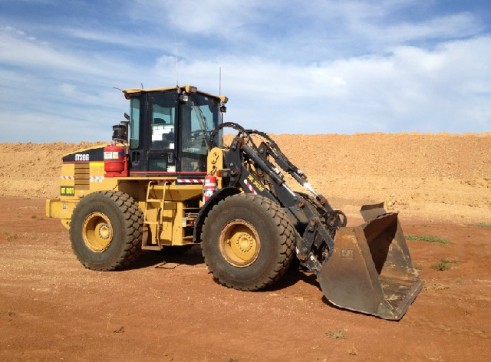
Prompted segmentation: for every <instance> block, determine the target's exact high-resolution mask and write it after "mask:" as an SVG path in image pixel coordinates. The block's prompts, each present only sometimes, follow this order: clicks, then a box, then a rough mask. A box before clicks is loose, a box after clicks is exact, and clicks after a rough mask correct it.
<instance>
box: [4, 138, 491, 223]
mask: <svg viewBox="0 0 491 362" xmlns="http://www.w3.org/2000/svg"><path fill="white" fill-rule="evenodd" d="M272 137H273V138H274V139H275V141H276V142H277V143H278V145H279V146H280V147H281V149H282V150H283V152H284V153H285V154H286V155H287V156H289V157H290V158H291V160H292V161H293V162H294V163H295V164H296V165H297V166H299V167H301V168H302V169H303V171H304V172H305V173H306V174H307V175H308V176H309V180H310V182H311V184H312V185H313V186H314V187H315V188H316V189H317V190H318V191H319V192H321V193H323V194H324V195H325V196H327V197H328V198H329V199H330V200H331V202H332V204H333V206H334V207H336V208H340V209H343V210H344V211H345V212H348V213H356V212H357V209H358V207H359V205H361V204H363V203H367V202H380V201H385V202H386V206H387V208H388V209H390V210H400V211H401V213H402V215H403V216H404V215H406V216H418V217H422V218H432V219H447V220H454V221H457V222H459V221H462V222H469V221H474V222H489V221H490V220H491V192H490V191H491V152H489V150H491V133H481V134H464V135H450V134H407V133H404V134H378V133H372V134H355V135H272ZM96 144H101V142H97V143H87V142H84V143H79V144H72V143H63V142H58V143H46V144H35V143H3V144H0V196H21V197H40V198H52V197H56V195H57V194H58V187H59V175H60V166H61V157H62V155H63V154H66V153H70V152H73V151H75V150H77V149H83V148H87V147H90V146H92V145H96Z"/></svg>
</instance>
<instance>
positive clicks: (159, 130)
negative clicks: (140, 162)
mask: <svg viewBox="0 0 491 362" xmlns="http://www.w3.org/2000/svg"><path fill="white" fill-rule="evenodd" d="M147 97H148V105H149V107H148V117H147V122H148V127H147V128H146V129H147V130H148V132H149V133H148V134H147V137H146V139H147V142H146V143H147V148H146V149H147V157H146V158H147V167H146V169H147V173H149V174H161V173H175V172H176V157H175V156H176V133H177V132H176V119H177V112H176V110H177V105H178V100H177V92H165V93H164V92H155V93H148V94H147Z"/></svg>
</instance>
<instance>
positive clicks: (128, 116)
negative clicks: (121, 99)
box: [124, 112, 130, 121]
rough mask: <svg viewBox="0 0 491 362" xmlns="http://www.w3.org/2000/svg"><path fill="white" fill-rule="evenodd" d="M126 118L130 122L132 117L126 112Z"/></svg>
mask: <svg viewBox="0 0 491 362" xmlns="http://www.w3.org/2000/svg"><path fill="white" fill-rule="evenodd" d="M124 118H126V119H127V120H128V121H129V120H130V115H129V114H128V113H126V112H124Z"/></svg>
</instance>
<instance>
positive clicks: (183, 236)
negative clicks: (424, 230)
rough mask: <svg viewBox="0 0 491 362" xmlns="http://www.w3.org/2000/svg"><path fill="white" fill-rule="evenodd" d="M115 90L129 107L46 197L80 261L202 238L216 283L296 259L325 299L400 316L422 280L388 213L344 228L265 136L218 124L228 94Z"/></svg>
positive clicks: (125, 262) (70, 158) (101, 261)
mask: <svg viewBox="0 0 491 362" xmlns="http://www.w3.org/2000/svg"><path fill="white" fill-rule="evenodd" d="M123 94H124V96H125V97H126V99H128V100H129V103H130V112H129V114H127V113H125V118H126V119H125V120H124V121H122V122H120V123H119V124H117V125H115V126H113V136H112V141H111V142H109V143H108V144H104V145H101V146H95V147H91V148H88V149H83V150H79V151H76V152H74V153H71V154H67V155H65V156H64V157H63V160H62V167H61V179H60V194H59V197H57V198H55V199H51V200H47V201H46V214H47V216H49V217H53V218H58V219H60V220H61V222H62V224H63V225H64V226H65V227H66V228H67V229H68V230H69V235H70V240H71V245H72V249H73V251H74V253H75V255H76V256H77V258H78V260H79V261H80V262H81V263H82V264H83V265H84V266H85V267H86V268H89V269H93V270H116V269H121V268H125V267H127V266H129V265H130V264H131V263H132V262H133V261H134V260H135V258H136V257H137V255H138V253H139V252H140V251H141V250H161V249H163V248H167V247H171V246H172V247H177V246H181V247H182V246H190V245H195V244H200V245H201V249H202V254H203V257H204V261H205V263H206V265H207V267H208V269H209V270H210V272H211V273H212V274H213V278H214V279H215V280H216V281H217V282H219V283H221V284H223V285H225V286H227V287H231V288H235V289H239V290H246V291H254V290H259V289H263V288H266V287H268V286H270V285H272V284H273V283H275V282H276V281H277V280H279V279H280V278H281V277H282V275H283V274H284V273H285V271H286V270H287V269H288V267H289V265H290V263H291V262H292V260H293V259H294V258H296V259H298V263H299V264H300V267H301V268H303V270H304V272H306V273H311V274H313V275H315V276H316V278H317V280H318V283H319V286H320V288H321V290H322V291H323V293H324V295H325V299H326V302H328V303H330V304H331V305H334V306H337V307H339V308H343V309H348V310H352V311H356V312H360V313H364V314H369V315H374V316H377V317H380V318H383V319H388V320H399V319H401V318H402V317H403V315H404V314H405V312H406V311H407V309H408V307H409V305H410V304H411V303H412V302H413V300H414V299H415V298H416V296H417V295H418V293H419V291H420V290H421V288H422V285H423V283H422V281H421V280H420V279H419V277H418V274H417V271H416V270H415V268H414V267H413V264H412V261H411V257H410V254H409V250H408V247H407V245H406V240H405V237H404V234H403V231H402V229H401V225H400V223H399V221H398V217H397V214H396V213H393V212H386V211H385V210H384V207H383V204H377V205H365V206H363V207H362V208H361V214H362V216H363V218H364V221H365V223H364V224H362V225H360V226H357V227H347V226H346V225H347V218H346V215H345V214H344V213H343V212H342V211H341V210H336V209H334V208H333V207H332V206H331V205H330V203H329V202H328V200H327V199H326V197H324V196H323V195H321V194H320V193H318V192H317V191H316V190H315V189H314V188H313V187H312V185H311V184H310V183H309V182H308V179H307V176H306V175H305V173H304V172H303V171H302V170H301V169H300V168H298V167H297V166H295V165H294V164H293V163H292V162H291V161H290V160H289V159H288V157H287V156H286V155H285V154H283V152H282V151H281V150H280V148H279V147H278V145H277V144H276V143H275V141H274V140H273V139H272V138H271V137H270V136H268V135H267V134H266V133H263V132H260V131H256V130H251V129H245V128H243V127H242V126H240V125H239V124H236V123H232V122H223V117H222V116H223V112H225V110H226V106H225V104H226V102H227V98H226V97H224V96H214V95H211V94H208V93H205V92H202V91H199V90H198V89H197V88H196V87H193V86H176V87H170V88H155V89H127V90H124V91H123ZM225 129H231V130H232V135H233V134H235V136H233V137H230V138H231V141H229V142H228V144H225V143H224V140H223V139H224V130H225ZM289 183H294V186H295V188H296V189H299V190H300V191H295V189H294V188H293V187H292V186H291V185H290V186H289Z"/></svg>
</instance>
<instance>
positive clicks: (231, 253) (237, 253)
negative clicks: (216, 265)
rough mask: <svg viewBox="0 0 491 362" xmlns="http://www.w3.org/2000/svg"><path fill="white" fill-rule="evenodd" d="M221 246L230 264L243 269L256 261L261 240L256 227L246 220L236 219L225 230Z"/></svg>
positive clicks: (221, 235) (221, 238) (221, 234)
mask: <svg viewBox="0 0 491 362" xmlns="http://www.w3.org/2000/svg"><path fill="white" fill-rule="evenodd" d="M219 246H220V252H221V253H222V255H223V257H224V258H225V260H226V261H227V262H228V263H229V264H231V265H233V266H236V267H239V268H243V267H246V266H249V265H251V264H252V263H254V262H255V261H256V259H257V257H258V255H259V251H260V249H261V240H260V239H259V235H258V233H257V231H256V229H255V228H254V226H252V225H251V224H250V223H248V222H247V221H245V220H240V219H236V220H232V221H231V222H230V223H228V224H227V225H226V226H225V227H224V228H223V230H222V232H221V233H220V239H219Z"/></svg>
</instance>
